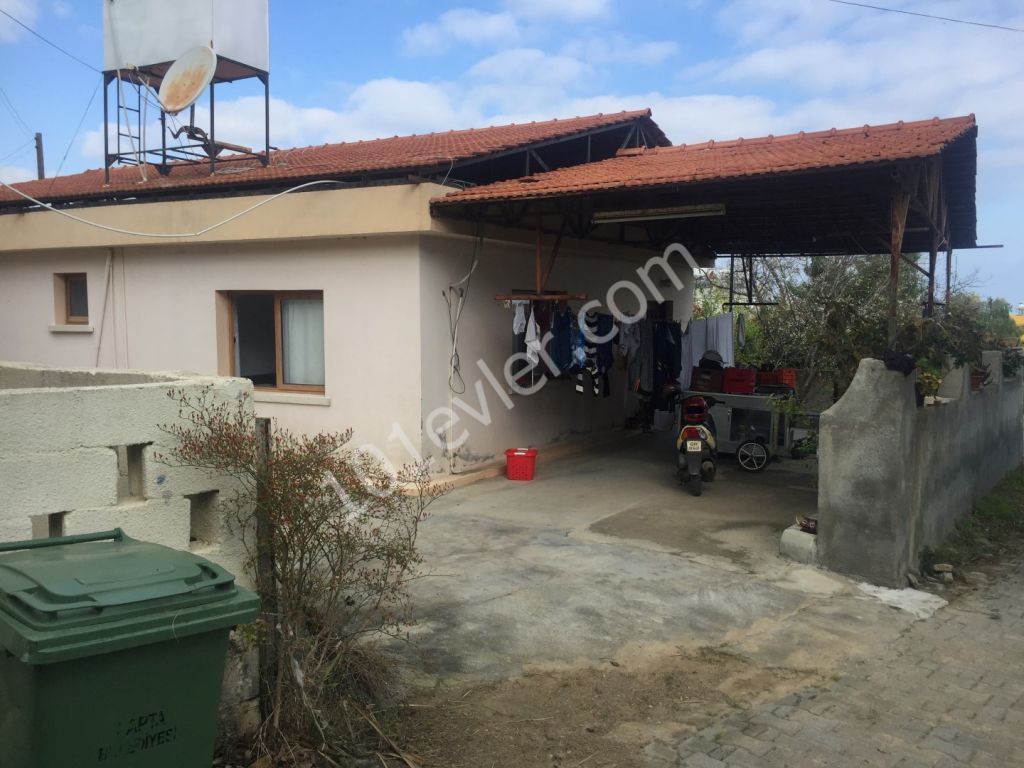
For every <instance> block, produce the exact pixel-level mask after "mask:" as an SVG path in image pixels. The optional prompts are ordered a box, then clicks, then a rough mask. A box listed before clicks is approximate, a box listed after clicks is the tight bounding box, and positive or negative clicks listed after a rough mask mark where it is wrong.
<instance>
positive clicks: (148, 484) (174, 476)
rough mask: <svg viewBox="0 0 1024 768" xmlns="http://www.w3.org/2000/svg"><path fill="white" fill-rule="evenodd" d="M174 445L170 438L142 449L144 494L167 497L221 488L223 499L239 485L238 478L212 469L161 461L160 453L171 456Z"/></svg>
mask: <svg viewBox="0 0 1024 768" xmlns="http://www.w3.org/2000/svg"><path fill="white" fill-rule="evenodd" d="M169 451H170V445H169V444H168V442H167V441H166V439H165V440H164V441H163V442H160V443H156V444H154V445H147V446H146V447H145V449H143V451H142V472H143V493H144V494H145V496H146V498H147V499H167V498H172V497H174V496H185V495H188V494H192V493H204V492H206V491H221V498H222V499H223V498H227V497H228V495H229V492H230V491H231V490H232V489H235V488H238V487H239V484H238V481H236V480H235V479H234V478H232V477H229V476H227V475H221V474H218V473H217V472H214V471H211V470H208V469H198V468H196V467H180V466H175V465H174V464H173V463H166V461H161V460H160V459H158V458H157V457H158V456H167V455H168V454H169Z"/></svg>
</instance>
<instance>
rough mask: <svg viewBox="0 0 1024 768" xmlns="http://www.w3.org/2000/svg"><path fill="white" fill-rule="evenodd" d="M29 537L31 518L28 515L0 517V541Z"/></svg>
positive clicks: (30, 533)
mask: <svg viewBox="0 0 1024 768" xmlns="http://www.w3.org/2000/svg"><path fill="white" fill-rule="evenodd" d="M31 538H33V536H32V520H31V518H30V517H29V516H28V515H24V516H22V517H15V516H13V515H11V516H6V517H0V541H26V540H28V539H31Z"/></svg>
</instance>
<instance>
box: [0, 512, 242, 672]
mask: <svg viewBox="0 0 1024 768" xmlns="http://www.w3.org/2000/svg"><path fill="white" fill-rule="evenodd" d="M258 610H259V601H258V599H257V598H256V596H255V595H253V594H252V593H251V592H249V591H248V590H245V589H242V588H241V587H238V586H237V585H236V584H235V577H234V576H233V575H232V574H230V573H228V572H227V571H226V570H224V569H223V568H221V567H220V566H219V565H217V564H215V563H211V562H210V561H209V560H206V559H204V558H201V557H197V556H196V555H193V554H192V553H190V552H183V551H180V550H176V549H171V548H170V547H164V546H161V545H159V544H151V543H148V542H143V541H136V540H135V539H132V538H129V537H128V536H125V535H124V532H123V531H121V529H116V530H114V531H108V532H105V533H98V534H87V535H84V536H63V537H57V538H53V539H37V540H34V541H24V542H14V543H11V544H0V649H2V650H3V651H6V652H7V653H9V654H11V655H12V656H15V657H17V658H18V659H19V660H21V661H23V662H25V663H28V664H47V663H52V662H56V661H65V660H68V659H73V658H81V657H85V656H93V655H96V654H100V653H109V652H112V651H116V650H123V649H125V648H131V647H135V646H139V645H146V644H149V643H155V642H163V641H167V640H174V639H176V638H181V637H187V636H189V635H194V634H198V633H201V632H209V631H213V630H216V629H223V628H225V627H230V626H234V625H236V624H243V623H246V622H249V621H252V620H253V619H254V618H255V617H256V614H257V612H258Z"/></svg>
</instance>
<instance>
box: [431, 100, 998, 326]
mask: <svg viewBox="0 0 1024 768" xmlns="http://www.w3.org/2000/svg"><path fill="white" fill-rule="evenodd" d="M976 171H977V124H976V122H975V118H974V115H968V116H965V117H953V118H946V119H940V118H937V117H936V118H933V119H931V120H922V121H917V122H899V123H891V124H887V125H875V126H871V125H864V126H862V127H859V128H848V129H843V130H837V129H835V128H833V129H831V130H828V131H819V132H815V133H805V132H800V133H795V134H790V135H786V136H765V137H761V138H755V139H742V138H741V139H736V140H732V141H708V142H705V143H702V144H682V145H677V146H670V147H630V148H623V149H620V150H619V152H618V153H617V154H616V156H615V157H611V158H608V159H606V160H602V161H599V162H593V163H584V164H580V165H573V166H568V167H564V168H559V169H557V170H553V171H550V172H547V173H537V174H533V175H530V176H524V177H521V178H516V179H510V180H507V181H499V182H496V183H492V184H484V185H480V186H473V187H466V188H464V189H462V190H459V191H456V192H453V193H451V194H448V195H446V196H444V197H440V198H436V199H435V200H433V201H432V212H433V214H434V215H435V216H442V217H454V218H462V219H468V220H471V221H474V222H478V223H482V224H485V225H486V224H491V225H497V226H503V227H523V228H532V229H536V230H537V232H538V244H539V242H540V236H541V235H542V234H555V235H558V240H556V244H557V243H558V242H559V241H560V240H561V235H562V234H571V235H573V236H575V237H578V238H588V239H592V240H599V241H603V242H608V243H614V244H621V245H629V246H634V247H649V248H652V249H659V250H660V249H663V248H665V247H666V246H667V245H669V244H670V243H673V242H679V243H682V244H684V245H686V246H687V247H688V248H689V249H690V250H691V252H693V253H694V255H696V256H730V257H742V258H745V259H749V258H753V257H758V256H824V255H849V254H874V253H888V254H890V260H891V261H890V263H891V269H890V298H891V303H892V307H891V309H892V313H891V314H892V317H893V318H894V317H895V301H896V285H897V280H898V276H899V268H900V262H901V260H902V261H906V262H907V263H909V264H910V265H912V266H913V267H914V268H916V269H919V270H920V271H922V272H923V273H924V274H925V275H926V276H927V278H928V299H927V305H926V313H928V314H931V313H932V312H933V310H934V306H935V303H936V302H935V277H936V262H937V257H938V254H939V252H944V253H945V256H946V286H947V287H946V290H947V299H948V291H949V288H948V284H949V271H950V261H951V254H952V251H953V250H954V249H965V248H975V247H978V246H977V213H976V202H975V193H976ZM907 253H928V254H929V258H928V266H927V268H925V267H922V266H920V265H919V264H918V263H917V262H916V261H914V260H911V259H908V258H907V257H906V256H904V254H907ZM538 274H539V272H538ZM542 290H543V285H541V284H540V278H538V292H540V291H542Z"/></svg>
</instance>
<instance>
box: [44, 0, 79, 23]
mask: <svg viewBox="0 0 1024 768" xmlns="http://www.w3.org/2000/svg"><path fill="white" fill-rule="evenodd" d="M50 8H51V9H52V10H53V15H54V16H58V17H60V18H62V19H63V18H67V17H68V16H70V15H71V14H72V13H74V11H75V9H74V8H72V7H71V3H69V2H67V0H56V2H54V3H53V4H51V5H50Z"/></svg>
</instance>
